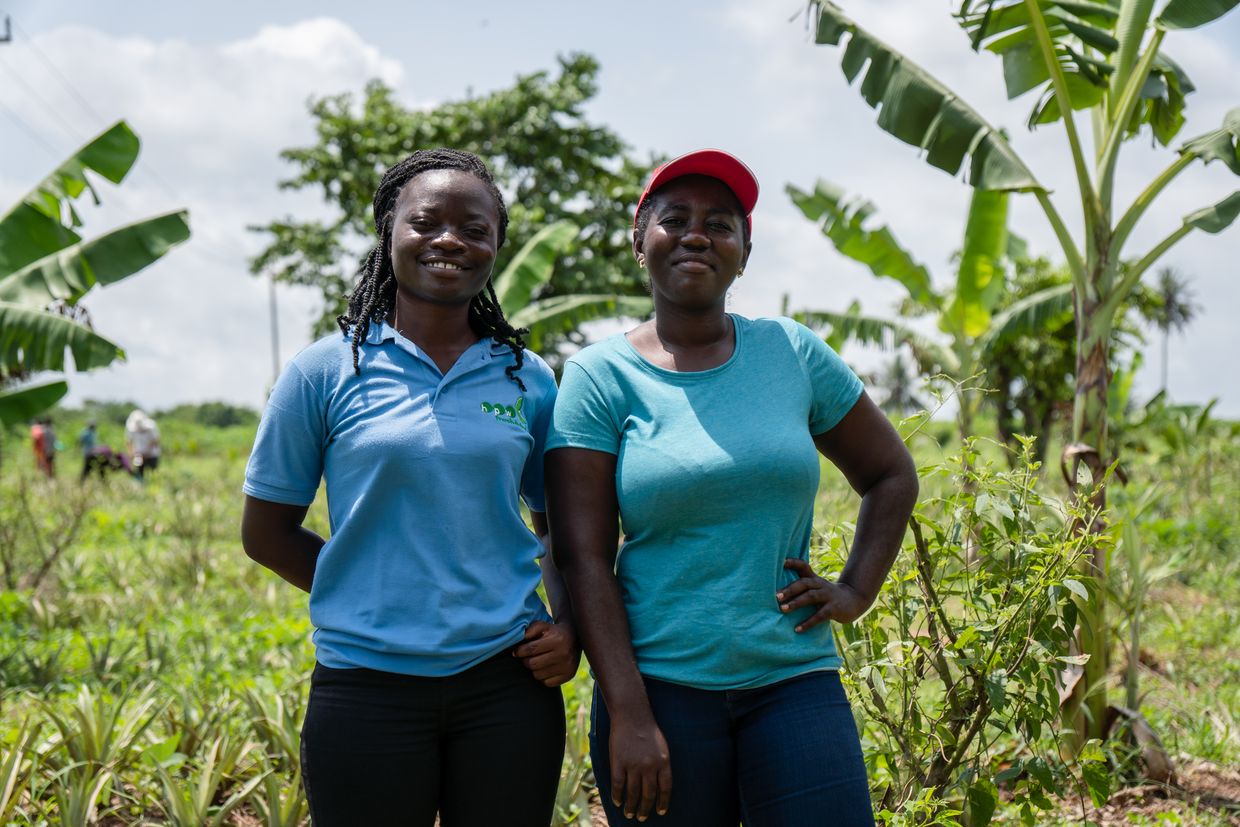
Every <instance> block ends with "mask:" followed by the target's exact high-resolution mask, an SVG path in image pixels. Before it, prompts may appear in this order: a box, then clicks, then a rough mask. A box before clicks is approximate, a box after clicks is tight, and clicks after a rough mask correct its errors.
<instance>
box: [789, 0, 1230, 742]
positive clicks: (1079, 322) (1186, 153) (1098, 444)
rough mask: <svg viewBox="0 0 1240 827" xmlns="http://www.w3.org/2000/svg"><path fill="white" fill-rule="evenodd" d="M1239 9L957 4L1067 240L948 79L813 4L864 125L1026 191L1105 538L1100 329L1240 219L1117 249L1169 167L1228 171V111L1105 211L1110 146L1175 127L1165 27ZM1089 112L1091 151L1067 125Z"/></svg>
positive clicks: (1101, 568)
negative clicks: (1039, 221) (1038, 221)
mask: <svg viewBox="0 0 1240 827" xmlns="http://www.w3.org/2000/svg"><path fill="white" fill-rule="evenodd" d="M1237 3H1240V0H1169V2H1165V3H1162V4H1161V8H1160V10H1158V12H1157V14H1156V13H1155V11H1156V10H1155V0H1106V2H1101V1H1100V0H962V3H961V6H960V8H959V11H958V12H957V13H956V18H957V20H958V22H959V23H960V25H961V27H962V28H963V29H964V30H965V32H966V34H967V35H968V38H969V42H970V45H971V46H972V47H973V48H974V49H975V50H977V49H981V48H985V49H987V50H988V51H991V52H993V53H995V54H997V55H999V56H1000V57H1001V58H1002V66H1003V75H1004V80H1005V83H1006V86H1007V93H1008V96H1009V97H1011V98H1016V97H1018V96H1022V95H1025V94H1027V93H1029V92H1032V91H1035V90H1037V92H1038V95H1037V97H1036V101H1035V103H1034V105H1033V108H1032V110H1031V114H1030V117H1029V123H1030V126H1036V125H1038V124H1046V123H1059V124H1062V127H1063V130H1064V133H1065V137H1066V140H1067V144H1068V147H1067V149H1068V157H1069V158H1070V161H1071V165H1072V168H1073V170H1074V171H1075V177H1076V187H1075V189H1076V193H1075V197H1076V198H1078V199H1079V205H1080V211H1081V216H1082V218H1081V226H1080V227H1079V229H1078V230H1077V231H1076V233H1075V234H1074V233H1073V231H1072V230H1071V229H1069V227H1068V225H1067V223H1066V222H1065V221H1064V219H1063V217H1062V215H1061V214H1060V212H1059V209H1058V208H1057V207H1056V205H1055V202H1054V200H1053V199H1052V197H1051V193H1050V191H1049V190H1048V189H1047V188H1046V187H1045V186H1044V185H1043V184H1041V183H1040V182H1039V180H1038V179H1037V177H1036V176H1035V175H1034V173H1033V171H1032V170H1031V169H1030V167H1029V166H1028V165H1027V164H1026V163H1025V161H1024V160H1023V159H1022V158H1021V157H1020V155H1019V154H1018V153H1017V152H1016V150H1015V149H1014V148H1013V147H1012V145H1011V144H1010V142H1009V141H1008V140H1007V139H1006V138H1005V137H1004V136H1003V135H1002V133H1001V132H1000V131H999V130H998V129H997V128H996V127H994V126H993V125H991V124H990V123H989V122H988V121H987V120H986V119H985V118H984V117H983V116H982V115H981V114H980V113H978V112H977V110H975V109H974V108H972V107H971V106H969V105H968V104H967V103H965V102H964V100H963V99H962V98H961V97H960V96H959V95H957V94H955V93H954V92H953V91H952V90H951V89H950V88H949V87H948V86H947V85H946V84H944V83H942V82H941V81H939V80H938V79H937V78H935V77H934V76H933V75H931V74H930V73H929V72H927V71H926V70H925V69H923V68H922V67H920V66H918V65H917V64H916V63H915V62H913V61H912V60H910V59H909V58H908V57H907V56H906V55H904V54H902V53H900V52H899V51H897V50H895V49H893V48H892V47H891V46H889V45H887V44H886V43H884V42H883V41H882V40H880V39H879V38H878V37H876V36H875V35H874V34H872V33H871V32H869V31H868V30H866V29H865V28H863V27H862V26H860V25H858V24H857V23H856V22H854V21H853V20H852V19H851V18H849V17H848V16H847V15H846V14H845V13H844V12H843V11H842V10H841V9H840V8H839V7H838V6H836V5H835V4H833V3H831V2H829V0H811V2H810V4H809V8H810V10H811V13H812V14H813V16H814V18H815V23H816V26H815V40H816V42H817V43H818V44H821V45H824V46H833V47H842V59H841V67H842V69H843V71H844V75H845V77H846V78H847V79H848V81H849V82H850V83H851V82H853V81H855V80H857V79H858V78H860V80H861V82H860V87H859V91H860V93H861V95H862V97H863V98H864V99H865V101H866V103H867V104H868V105H869V106H870V107H872V108H874V109H876V110H877V111H878V119H877V122H878V126H879V127H880V128H881V129H883V130H884V131H886V132H888V133H890V134H891V135H893V136H895V137H896V138H898V139H900V140H901V141H903V142H905V143H907V144H911V145H912V146H914V147H917V148H918V149H920V150H921V152H922V156H923V157H924V159H925V160H926V162H927V163H929V164H931V165H932V166H935V167H937V168H939V169H942V170H944V171H946V172H948V173H950V174H952V175H956V174H957V173H960V172H962V171H963V174H964V179H965V181H966V182H967V183H968V184H970V185H971V186H973V187H974V188H975V189H979V190H995V191H1003V192H1009V193H1027V194H1029V195H1032V196H1033V197H1034V198H1035V199H1036V200H1037V202H1038V204H1039V206H1040V207H1041V210H1042V212H1043V214H1044V216H1045V218H1046V220H1047V222H1048V223H1049V225H1050V227H1051V229H1052V231H1053V232H1054V234H1055V238H1056V239H1057V241H1058V243H1059V246H1060V248H1061V251H1062V254H1063V258H1064V260H1065V261H1066V262H1067V264H1068V267H1069V269H1070V270H1071V273H1072V302H1073V311H1074V314H1075V317H1076V331H1077V358H1076V398H1075V402H1074V408H1073V424H1072V442H1071V444H1070V445H1069V449H1068V450H1069V454H1068V455H1067V456H1068V459H1069V460H1070V463H1071V465H1072V479H1073V480H1077V481H1078V482H1077V483H1076V490H1077V496H1078V497H1082V498H1088V499H1089V500H1090V502H1091V503H1092V505H1093V507H1094V510H1095V511H1096V513H1097V514H1098V515H1099V518H1098V519H1096V520H1091V521H1088V522H1087V523H1085V524H1082V526H1081V530H1082V531H1085V532H1088V533H1089V534H1090V535H1091V536H1100V534H1101V532H1102V531H1103V530H1104V525H1105V523H1104V520H1103V516H1104V515H1105V511H1106V483H1107V479H1108V469H1109V468H1110V467H1111V466H1112V465H1113V463H1114V462H1115V460H1116V458H1115V457H1113V456H1111V455H1110V454H1109V452H1108V450H1107V405H1106V401H1107V383H1108V381H1109V367H1110V365H1109V356H1110V350H1109V348H1110V344H1111V340H1112V331H1113V328H1114V327H1115V324H1116V321H1117V318H1118V316H1119V314H1120V312H1121V307H1122V305H1123V303H1124V301H1125V300H1126V299H1127V298H1128V297H1129V295H1130V294H1131V293H1132V292H1133V290H1134V289H1135V288H1136V287H1137V285H1138V283H1139V282H1140V280H1141V278H1142V276H1143V275H1144V274H1145V273H1146V272H1147V271H1148V270H1149V269H1150V268H1151V266H1153V265H1154V264H1155V263H1156V262H1157V261H1158V260H1159V259H1160V258H1161V257H1162V256H1163V255H1164V254H1166V253H1167V251H1168V250H1170V249H1172V248H1173V247H1174V246H1175V245H1176V244H1177V243H1178V242H1179V241H1180V240H1181V239H1183V238H1184V237H1185V236H1187V235H1189V234H1190V233H1192V232H1193V231H1196V230H1200V231H1202V232H1206V233H1215V234H1217V233H1220V232H1222V231H1224V230H1226V229H1227V228H1228V227H1229V226H1230V225H1231V224H1232V222H1233V221H1235V219H1236V217H1237V215H1240V190H1238V191H1235V192H1232V193H1231V194H1230V195H1228V196H1226V197H1224V198H1222V199H1221V200H1219V201H1218V202H1216V203H1214V204H1211V205H1207V206H1204V207H1202V208H1201V209H1198V210H1195V211H1193V212H1191V213H1189V214H1188V215H1185V216H1184V217H1183V219H1182V221H1181V223H1180V226H1179V227H1177V228H1176V229H1175V230H1174V231H1172V232H1171V233H1169V234H1168V235H1167V236H1166V237H1164V238H1162V239H1161V240H1159V241H1157V242H1155V243H1154V244H1152V245H1151V246H1150V247H1149V248H1147V249H1145V250H1143V251H1139V252H1137V253H1131V252H1130V251H1128V250H1127V249H1126V245H1127V242H1129V241H1130V240H1132V239H1134V238H1139V237H1140V236H1139V235H1137V236H1134V233H1133V230H1134V229H1135V228H1136V227H1137V225H1138V223H1139V222H1140V220H1141V219H1142V218H1143V217H1144V216H1145V215H1146V214H1147V213H1148V212H1149V211H1150V209H1151V208H1152V207H1153V206H1154V205H1155V204H1156V203H1157V202H1158V199H1159V196H1160V195H1162V193H1163V192H1164V191H1165V190H1166V189H1167V187H1168V186H1169V185H1170V184H1172V183H1173V182H1174V180H1175V179H1176V178H1177V177H1178V176H1179V174H1180V173H1181V172H1183V171H1184V170H1185V169H1187V168H1189V167H1190V166H1194V165H1195V164H1197V163H1198V162H1200V163H1202V164H1211V163H1212V162H1214V161H1218V162H1219V163H1220V166H1221V167H1225V168H1226V169H1228V170H1229V171H1230V172H1232V173H1235V174H1238V175H1240V108H1236V109H1233V110H1231V111H1230V112H1229V113H1228V114H1227V115H1226V116H1225V117H1224V120H1223V124H1222V125H1221V126H1220V127H1219V128H1218V129H1215V130H1211V131H1210V132H1206V133H1204V134H1202V135H1198V136H1196V137H1195V138H1191V139H1189V140H1187V141H1184V142H1183V143H1181V144H1180V145H1179V146H1178V147H1177V148H1176V150H1175V152H1174V155H1173V156H1172V157H1171V159H1170V163H1169V164H1168V166H1167V167H1166V169H1164V170H1163V171H1162V172H1161V173H1159V174H1158V175H1157V176H1156V177H1155V178H1154V179H1153V180H1152V181H1150V182H1149V183H1148V184H1147V185H1146V186H1145V188H1144V189H1142V190H1141V192H1140V193H1139V194H1138V195H1137V197H1136V198H1135V199H1134V200H1133V201H1132V202H1131V203H1130V204H1129V205H1127V206H1126V207H1123V208H1117V207H1116V205H1115V204H1114V197H1115V180H1116V175H1117V171H1118V169H1119V167H1118V160H1119V154H1120V150H1121V149H1122V147H1123V145H1124V144H1125V143H1126V142H1127V141H1129V140H1131V139H1133V138H1136V137H1137V136H1138V135H1141V134H1144V133H1145V132H1146V130H1148V131H1149V132H1150V134H1152V135H1153V137H1154V139H1155V141H1156V142H1158V143H1159V144H1162V145H1163V146H1169V145H1170V143H1171V142H1172V141H1173V140H1174V139H1175V137H1176V136H1177V135H1178V133H1179V131H1180V129H1181V127H1182V125H1183V109H1184V103H1185V97H1186V96H1187V95H1188V94H1190V93H1191V92H1192V91H1193V89H1194V86H1193V83H1192V81H1191V80H1190V79H1189V78H1188V77H1187V76H1186V75H1185V73H1184V72H1183V70H1182V69H1181V68H1180V67H1179V65H1178V64H1176V63H1175V61H1174V60H1173V59H1172V58H1171V57H1169V56H1168V55H1167V54H1166V53H1165V52H1164V51H1163V48H1162V47H1163V42H1164V40H1165V39H1166V38H1167V37H1168V35H1169V34H1172V33H1174V32H1176V31H1179V30H1183V29H1192V28H1196V27H1199V26H1202V25H1205V24H1207V23H1210V22H1212V21H1214V20H1216V19H1217V18H1219V17H1221V16H1222V15H1224V14H1226V13H1227V12H1228V11H1230V10H1231V9H1232V8H1233V7H1235V6H1236V5H1237ZM1078 112H1082V113H1087V115H1088V123H1089V127H1090V137H1091V138H1092V145H1091V146H1087V145H1086V144H1085V143H1084V142H1083V140H1082V136H1081V132H1080V130H1078V127H1077V113H1078ZM1106 567H1107V559H1106V549H1105V544H1103V543H1101V542H1098V543H1095V545H1094V552H1093V554H1092V555H1091V557H1090V562H1089V564H1088V573H1089V574H1090V575H1092V576H1093V577H1095V578H1096V579H1097V581H1098V582H1104V581H1105V576H1106ZM1090 595H1091V596H1090V598H1089V599H1088V601H1087V602H1086V605H1085V607H1084V608H1085V609H1086V612H1085V616H1086V618H1087V620H1088V622H1087V623H1085V624H1082V630H1083V632H1082V639H1081V641H1080V645H1081V647H1082V649H1083V653H1084V654H1085V655H1088V661H1087V663H1086V665H1085V672H1086V674H1085V678H1086V679H1085V680H1083V681H1081V682H1080V683H1079V684H1078V687H1080V691H1078V692H1076V693H1074V695H1073V698H1072V701H1071V703H1070V704H1069V708H1068V710H1067V717H1068V720H1069V721H1070V722H1071V724H1072V726H1073V728H1074V731H1075V734H1076V739H1077V741H1078V743H1079V742H1083V740H1084V739H1085V738H1087V737H1095V736H1098V735H1100V734H1101V732H1102V727H1103V723H1104V713H1105V710H1106V705H1107V702H1106V675H1107V663H1106V659H1107V658H1106V654H1107V650H1108V642H1109V640H1110V633H1109V630H1108V627H1107V624H1106V618H1105V612H1104V609H1105V601H1104V598H1103V597H1102V590H1101V589H1095V590H1093V591H1091V593H1090Z"/></svg>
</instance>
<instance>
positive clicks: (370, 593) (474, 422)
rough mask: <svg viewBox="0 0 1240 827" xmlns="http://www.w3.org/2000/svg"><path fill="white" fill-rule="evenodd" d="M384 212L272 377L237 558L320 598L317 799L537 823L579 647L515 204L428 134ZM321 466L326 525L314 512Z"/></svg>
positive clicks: (313, 786)
mask: <svg viewBox="0 0 1240 827" xmlns="http://www.w3.org/2000/svg"><path fill="white" fill-rule="evenodd" d="M374 222H375V225H374V226H375V234H376V235H377V237H378V238H377V244H376V246H375V247H374V249H373V250H371V252H370V254H369V255H368V256H367V258H366V260H365V262H364V263H363V265H362V267H361V269H360V272H359V275H360V279H359V280H358V283H357V286H356V287H355V288H354V290H353V294H352V296H351V297H350V298H349V307H348V310H347V311H346V312H345V313H344V314H342V315H341V316H340V317H339V318H338V321H339V324H340V330H341V332H340V333H337V334H334V335H331V336H327V337H325V338H323V339H320V340H319V341H318V342H315V343H314V344H312V345H310V347H308V348H306V349H305V350H303V351H302V352H301V353H299V354H298V355H297V356H295V357H293V360H292V361H291V362H290V363H289V365H288V366H287V367H286V368H285V369H284V372H283V373H281V374H280V378H279V379H278V380H277V381H276V384H275V387H274V388H272V391H271V398H270V400H269V402H268V403H267V408H266V410H265V411H264V412H263V418H262V422H261V424H260V425H259V428H258V435H257V436H256V437H255V441H254V451H253V454H252V455H251V456H250V461H249V464H248V466H247V467H246V474H245V485H244V489H243V490H244V491H245V493H246V500H245V512H244V515H243V516H242V522H241V539H242V543H243V545H244V546H245V551H246V553H247V554H248V555H250V557H252V558H253V559H254V560H256V561H258V562H259V563H261V564H262V565H264V566H266V567H267V568H269V569H271V570H272V571H274V572H275V573H276V574H278V575H280V576H281V577H283V578H284V579H285V580H287V581H289V582H290V583H292V584H293V585H295V586H297V587H298V588H300V589H303V590H305V591H308V592H310V620H311V623H313V625H314V627H315V631H314V644H315V659H316V661H317V664H316V666H315V667H314V673H313V675H312V676H311V679H310V701H309V704H308V706H307V710H306V717H305V723H304V725H303V727H302V732H301V754H302V756H303V760H302V768H303V772H304V775H303V778H304V781H305V786H306V797H307V799H308V800H309V803H310V817H311V819H312V820H313V822H314V824H315V827H336V825H354V824H376V825H378V824H403V825H414V827H431V825H432V824H433V823H434V822H435V815H436V813H439V815H440V817H441V819H442V823H443V824H445V825H452V826H453V827H481V825H489V824H494V823H496V821H497V820H498V821H500V822H502V823H503V824H505V825H506V827H547V825H548V824H549V823H550V822H551V818H552V813H553V810H554V807H555V795H556V787H557V785H558V783H559V778H560V765H561V763H562V760H563V756H564V728H565V721H564V702H563V697H562V696H561V694H560V690H559V689H557V688H556V687H558V686H559V685H560V684H562V683H564V682H566V681H568V680H571V679H572V677H573V676H574V675H575V674H576V672H577V666H578V663H579V662H580V656H581V655H580V650H579V648H578V646H577V638H576V634H575V632H574V631H573V625H572V615H571V613H570V608H569V603H568V600H567V596H566V594H565V591H564V586H563V584H562V582H561V580H560V576H559V573H558V572H556V570H555V568H554V566H553V565H552V564H551V555H550V554H546V553H545V548H546V547H545V539H546V536H547V522H546V516H545V511H546V509H545V506H544V501H543V500H544V494H543V463H542V453H543V441H544V438H545V436H546V433H547V427H548V423H549V422H550V419H551V410H552V405H553V404H554V401H555V394H556V390H555V377H554V375H553V374H552V372H551V369H550V368H549V367H547V364H546V363H545V362H543V360H542V359H540V358H539V357H538V356H537V355H535V354H534V353H531V352H530V351H528V350H526V349H525V344H524V341H523V339H522V333H523V331H520V330H517V329H514V328H513V327H512V325H511V324H509V323H508V321H507V320H506V319H505V318H504V312H503V310H502V309H501V308H500V306H499V302H498V300H497V299H496V297H495V289H494V286H493V285H492V283H491V273H492V270H493V268H494V266H495V256H496V253H497V252H498V250H499V247H500V245H502V244H503V243H504V234H505V229H506V227H507V225H508V214H507V211H506V210H505V208H504V201H503V197H502V196H501V195H500V192H499V189H498V188H497V187H496V186H495V182H494V180H493V179H492V177H491V173H490V171H489V170H487V168H486V166H485V165H483V163H482V161H481V160H480V159H479V158H478V157H476V156H474V155H471V154H469V153H467V152H459V151H457V150H452V149H431V150H419V151H417V152H414V153H413V154H412V155H410V156H409V157H408V158H406V159H405V160H403V161H401V162H400V163H398V164H396V165H395V166H393V167H392V168H391V169H389V170H387V172H386V173H385V174H384V176H383V179H382V182H381V183H380V184H379V189H378V191H377V192H376V193H375V197H374ZM321 481H322V482H325V483H326V488H327V508H328V511H329V514H330V520H331V522H330V524H331V527H332V532H331V536H330V538H328V539H324V538H323V537H320V536H319V535H318V534H316V533H314V532H313V531H310V530H309V529H307V528H305V527H304V526H303V525H302V522H303V520H304V519H305V516H306V510H307V508H308V507H309V506H310V504H311V503H312V502H313V501H314V498H315V492H316V491H317V490H318V488H319V484H320V482H321ZM522 499H524V501H525V503H526V505H527V506H528V507H529V513H530V521H531V522H532V523H533V526H534V530H533V531H531V530H530V529H529V528H528V527H527V526H526V523H525V521H524V520H523V519H522V515H521V500H522ZM539 558H541V561H542V572H541V580H542V583H543V585H544V586H545V587H546V593H547V597H548V601H549V602H550V604H551V608H552V611H551V613H548V611H547V608H546V607H545V606H544V605H543V602H542V600H541V599H540V598H539V595H538V585H539V579H540V573H539V564H538V562H537V561H538V560H539Z"/></svg>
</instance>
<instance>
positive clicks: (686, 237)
mask: <svg viewBox="0 0 1240 827" xmlns="http://www.w3.org/2000/svg"><path fill="white" fill-rule="evenodd" d="M680 243H681V245H682V246H684V247H689V248H691V249H694V250H705V249H706V248H707V247H709V246H710V236H708V235H707V234H706V227H705V226H703V225H701V224H699V223H698V222H696V221H692V222H690V223H689V224H688V225H687V226H686V227H685V231H684V234H683V235H681V237H680Z"/></svg>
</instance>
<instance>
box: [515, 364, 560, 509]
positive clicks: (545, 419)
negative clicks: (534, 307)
mask: <svg viewBox="0 0 1240 827" xmlns="http://www.w3.org/2000/svg"><path fill="white" fill-rule="evenodd" d="M546 370H547V384H548V385H550V388H549V389H548V391H547V393H546V394H545V395H544V396H543V398H542V401H541V402H540V403H539V404H538V406H537V407H536V408H535V410H534V418H533V419H532V420H530V436H532V437H534V447H533V448H532V449H531V450H530V455H529V457H528V458H526V460H525V471H524V472H523V473H522V474H521V499H523V500H525V504H526V505H527V506H529V509H530V511H546V510H547V495H546V492H545V484H544V479H543V451H544V450H545V449H546V447H547V436H548V434H549V432H550V430H551V417H552V410H553V408H554V406H555V404H556V390H555V376H554V375H553V374H552V373H551V370H550V369H549V368H548V369H546Z"/></svg>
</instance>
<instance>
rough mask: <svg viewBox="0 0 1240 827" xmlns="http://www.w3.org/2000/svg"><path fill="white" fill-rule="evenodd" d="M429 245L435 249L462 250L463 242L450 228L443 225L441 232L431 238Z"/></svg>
mask: <svg viewBox="0 0 1240 827" xmlns="http://www.w3.org/2000/svg"><path fill="white" fill-rule="evenodd" d="M430 246H431V247H434V248H435V249H437V250H464V249H465V242H463V241H461V239H460V237H459V236H458V235H457V234H456V233H455V232H453V231H452V230H451V229H450V228H447V227H445V228H444V231H443V232H441V233H440V234H439V235H437V236H435V237H434V238H433V239H431V242H430Z"/></svg>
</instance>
